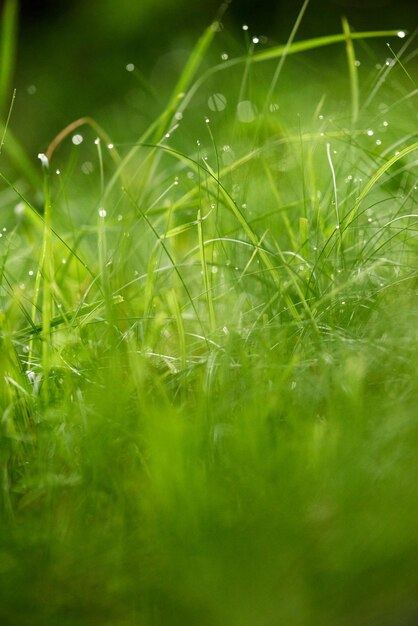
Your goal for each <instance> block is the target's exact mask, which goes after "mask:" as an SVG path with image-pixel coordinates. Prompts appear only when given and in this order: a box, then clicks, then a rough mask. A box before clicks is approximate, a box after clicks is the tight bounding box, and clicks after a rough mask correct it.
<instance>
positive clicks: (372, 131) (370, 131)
mask: <svg viewBox="0 0 418 626" xmlns="http://www.w3.org/2000/svg"><path fill="white" fill-rule="evenodd" d="M367 134H368V135H369V137H373V135H374V130H372V129H371V128H369V130H368V131H367Z"/></svg>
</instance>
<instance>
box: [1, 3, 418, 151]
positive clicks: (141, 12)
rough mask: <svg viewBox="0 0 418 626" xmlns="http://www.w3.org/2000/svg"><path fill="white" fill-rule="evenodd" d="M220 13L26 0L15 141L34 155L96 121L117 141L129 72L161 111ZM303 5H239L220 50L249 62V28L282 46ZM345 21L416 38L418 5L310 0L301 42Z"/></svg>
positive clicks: (203, 7) (230, 13)
mask: <svg viewBox="0 0 418 626" xmlns="http://www.w3.org/2000/svg"><path fill="white" fill-rule="evenodd" d="M220 4H221V3H220V2H219V0H204V1H199V0H175V1H173V0H118V1H117V2H116V1H115V0H43V1H41V0H35V1H34V0H21V8H20V27H19V49H18V59H17V67H16V75H15V86H16V88H17V99H16V104H15V110H14V113H13V123H12V127H13V129H14V131H15V133H16V135H17V136H18V137H19V139H20V140H21V141H22V143H24V144H26V145H27V146H28V147H29V149H30V150H33V152H34V153H35V152H37V151H39V150H41V149H45V147H46V145H47V144H48V142H49V140H50V139H51V137H52V136H54V135H55V134H56V133H57V132H58V131H59V130H60V129H62V128H63V127H64V126H65V125H67V124H68V123H69V122H71V121H72V120H74V119H76V118H78V117H80V116H83V115H91V116H94V117H96V118H97V119H98V121H99V122H100V123H102V124H103V125H104V126H105V127H106V128H107V129H108V130H109V131H110V132H113V133H116V135H117V136H120V133H121V132H122V125H121V128H119V127H118V116H119V119H120V118H121V117H125V113H126V111H125V109H124V106H122V105H123V104H124V103H125V104H126V95H127V94H129V90H130V89H131V88H133V83H132V78H133V77H132V76H129V74H128V72H126V70H125V67H126V64H127V63H134V64H135V66H136V68H138V70H139V71H140V72H141V74H142V75H143V77H144V79H145V80H149V81H150V83H151V84H152V85H153V86H154V87H155V89H156V90H157V92H158V96H159V99H160V100H161V102H160V104H161V106H163V105H164V102H165V97H166V93H167V94H168V93H169V90H170V87H171V86H172V84H173V83H174V81H175V79H176V76H177V75H178V73H179V72H180V71H181V67H182V66H183V65H184V61H185V60H186V59H187V52H188V51H190V50H191V48H192V47H193V45H194V43H195V42H196V40H197V38H198V36H199V34H200V33H201V32H202V31H203V29H204V28H205V27H206V26H207V25H208V24H209V23H210V22H211V21H212V20H213V19H214V17H215V15H216V13H217V11H218V9H219V7H220ZM301 6H302V0H288V1H283V0H276V1H274V2H269V1H264V2H260V1H257V0H233V1H232V2H231V3H230V6H229V7H228V10H227V12H226V14H225V16H224V18H223V20H222V21H223V23H224V26H225V28H224V31H223V32H222V33H221V35H220V37H219V38H218V42H217V44H216V45H218V46H220V48H219V50H218V52H219V51H220V50H221V49H222V46H223V47H224V49H225V50H226V51H227V52H228V54H229V55H230V56H233V55H235V54H242V53H243V51H244V50H245V49H244V40H243V33H242V30H241V26H242V24H244V23H246V24H248V25H249V29H250V30H249V32H250V33H251V34H252V35H265V36H266V37H267V38H268V41H267V44H266V45H271V44H274V43H283V42H285V41H286V39H287V37H288V36H289V33H290V31H291V28H292V26H293V24H294V22H295V19H296V17H297V14H298V12H299V10H300V7H301ZM342 15H346V16H347V17H348V20H349V22H350V24H351V27H352V28H353V29H354V30H357V31H360V30H378V29H387V28H389V29H393V28H394V29H397V28H399V29H404V30H408V31H410V32H411V31H413V30H414V29H415V28H416V26H417V23H418V2H417V0H311V2H310V4H309V6H308V9H307V11H306V14H305V17H304V19H303V22H302V24H301V26H300V28H299V31H298V33H297V39H304V38H309V37H315V36H319V35H327V34H332V33H335V32H341V16H342ZM215 48H216V46H215ZM173 50H176V51H180V53H179V54H178V55H177V56H178V61H176V63H173V64H172V65H170V66H168V70H167V68H165V69H164V71H161V59H164V58H165V57H167V56H168V55H169V54H170V52H172V51H173ZM326 54H329V49H328V50H327V51H326ZM216 58H218V59H219V55H218V57H216ZM212 60H213V59H212ZM156 108H158V105H157V104H156ZM156 113H157V111H156ZM144 123H145V122H144ZM138 125H140V122H138ZM124 130H125V132H126V130H128V132H130V130H129V125H126V124H124ZM132 132H135V123H134V125H133V128H132Z"/></svg>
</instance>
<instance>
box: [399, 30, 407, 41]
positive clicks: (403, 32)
mask: <svg viewBox="0 0 418 626" xmlns="http://www.w3.org/2000/svg"><path fill="white" fill-rule="evenodd" d="M398 37H399V39H404V38H405V37H406V32H405V31H404V30H400V31H398Z"/></svg>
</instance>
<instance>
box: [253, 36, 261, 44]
mask: <svg viewBox="0 0 418 626" xmlns="http://www.w3.org/2000/svg"><path fill="white" fill-rule="evenodd" d="M252 42H253V43H254V44H257V43H260V39H259V37H253V39H252Z"/></svg>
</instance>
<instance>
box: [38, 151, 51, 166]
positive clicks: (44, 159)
mask: <svg viewBox="0 0 418 626" xmlns="http://www.w3.org/2000/svg"><path fill="white" fill-rule="evenodd" d="M38 159H39V160H40V162H41V163H42V167H44V168H45V169H48V167H49V160H48V157H47V156H46V154H44V153H43V152H40V153H39V154H38Z"/></svg>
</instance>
